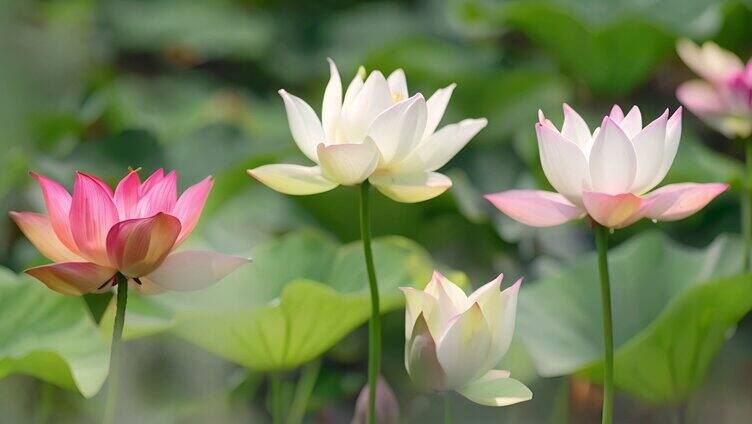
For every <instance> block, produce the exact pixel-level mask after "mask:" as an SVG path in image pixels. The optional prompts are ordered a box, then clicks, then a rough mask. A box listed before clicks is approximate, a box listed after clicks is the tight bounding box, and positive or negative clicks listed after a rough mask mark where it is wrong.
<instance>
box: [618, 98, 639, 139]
mask: <svg viewBox="0 0 752 424" xmlns="http://www.w3.org/2000/svg"><path fill="white" fill-rule="evenodd" d="M618 124H619V127H621V129H622V131H624V134H626V135H627V138H629V139H630V140H631V139H633V138H634V136H636V135H637V133H639V132H640V131H642V114H641V113H640V108H638V107H637V106H632V109H630V110H629V113H627V116H625V117H624V119H622V120H621V122H619V123H618Z"/></svg>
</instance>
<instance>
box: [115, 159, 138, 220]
mask: <svg viewBox="0 0 752 424" xmlns="http://www.w3.org/2000/svg"><path fill="white" fill-rule="evenodd" d="M140 188H141V179H140V178H139V177H138V172H137V171H131V172H129V173H128V175H126V176H125V178H123V179H122V180H120V182H119V183H118V185H117V187H116V188H115V195H114V196H113V201H114V202H115V207H116V208H117V210H118V214H119V216H120V219H121V220H125V219H131V218H134V217H135V216H136V205H138V199H139V197H140V196H139V194H138V192H139V190H140Z"/></svg>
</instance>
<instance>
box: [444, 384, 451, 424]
mask: <svg viewBox="0 0 752 424" xmlns="http://www.w3.org/2000/svg"><path fill="white" fill-rule="evenodd" d="M443 398H444V424H452V399H451V393H450V392H444V394H443Z"/></svg>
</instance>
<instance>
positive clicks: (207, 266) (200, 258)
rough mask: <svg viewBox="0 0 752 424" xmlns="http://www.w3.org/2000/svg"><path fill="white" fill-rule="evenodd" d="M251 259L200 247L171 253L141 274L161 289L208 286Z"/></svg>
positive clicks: (179, 289)
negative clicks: (150, 269)
mask: <svg viewBox="0 0 752 424" xmlns="http://www.w3.org/2000/svg"><path fill="white" fill-rule="evenodd" d="M250 261H251V260H250V259H248V258H243V257H240V256H233V255H224V254H221V253H217V252H211V251H202V250H186V251H183V252H176V253H172V254H170V255H169V256H167V258H166V259H165V260H164V262H162V265H160V266H159V268H157V269H156V270H155V271H154V272H152V273H151V274H149V275H147V276H146V277H144V278H145V279H147V280H149V281H150V282H152V283H154V284H155V285H157V286H158V287H159V288H161V289H163V290H175V291H189V290H199V289H203V288H205V287H208V286H210V285H212V284H214V283H217V282H219V280H221V279H223V278H225V277H226V276H227V275H229V274H230V273H231V272H233V271H235V270H236V269H237V268H238V267H240V266H242V265H245V264H247V263H249V262H250Z"/></svg>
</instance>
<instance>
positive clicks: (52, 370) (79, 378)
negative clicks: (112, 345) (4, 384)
mask: <svg viewBox="0 0 752 424" xmlns="http://www.w3.org/2000/svg"><path fill="white" fill-rule="evenodd" d="M108 366H109V350H108V347H107V345H106V344H105V342H104V341H103V340H102V338H101V336H100V333H99V331H98V330H97V326H96V323H95V322H94V320H93V319H92V317H91V316H90V314H89V312H88V309H87V307H86V304H85V302H84V301H83V299H82V298H80V297H73V296H63V295H60V294H58V293H55V292H53V291H51V290H49V289H47V288H46V287H44V286H43V285H42V284H41V283H39V282H37V281H33V280H32V279H31V278H29V277H25V276H17V275H15V274H14V273H12V272H11V271H9V270H7V269H5V268H0V378H3V377H5V376H7V375H10V374H16V373H18V374H27V375H31V376H34V377H37V378H39V379H42V380H45V381H48V382H50V383H52V384H55V385H58V386H60V387H63V388H66V389H70V390H78V391H79V392H81V394H82V395H84V396H85V397H87V398H88V397H92V396H94V395H95V394H96V393H97V392H98V391H99V389H100V388H101V387H102V384H103V383H104V381H105V379H106V378H107V368H108Z"/></svg>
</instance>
